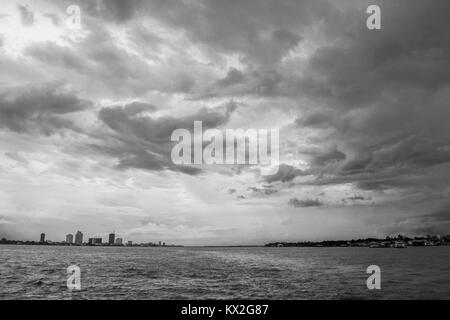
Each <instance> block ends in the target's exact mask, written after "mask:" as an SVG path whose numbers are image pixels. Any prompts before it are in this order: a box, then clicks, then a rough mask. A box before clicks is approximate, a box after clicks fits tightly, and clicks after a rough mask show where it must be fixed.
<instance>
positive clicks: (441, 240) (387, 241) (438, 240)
mask: <svg viewBox="0 0 450 320" xmlns="http://www.w3.org/2000/svg"><path fill="white" fill-rule="evenodd" d="M0 244H5V245H31V246H33V245H42V246H61V247H69V246H70V247H127V248H130V247H134V248H135V247H139V248H143V247H145V248H147V247H152V248H153V247H157V248H180V247H186V248H189V247H192V248H267V247H277V248H279V247H369V248H406V247H429V246H448V245H450V235H446V236H443V237H441V236H439V235H434V236H426V237H414V238H410V237H406V236H402V235H398V236H397V237H386V238H384V239H377V238H366V239H357V240H355V239H352V240H324V241H303V242H287V241H278V242H271V243H267V244H264V245H187V246H185V245H157V244H153V243H133V244H132V245H116V244H114V245H109V244H108V243H102V244H96V245H93V244H88V243H83V244H82V245H76V244H70V243H65V242H51V241H46V242H44V243H42V242H38V241H22V240H7V239H5V238H3V239H1V240H0Z"/></svg>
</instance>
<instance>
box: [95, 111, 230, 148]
mask: <svg viewBox="0 0 450 320" xmlns="http://www.w3.org/2000/svg"><path fill="white" fill-rule="evenodd" d="M236 108H237V104H236V103H234V102H229V103H228V104H226V105H225V106H221V107H218V108H216V109H207V108H202V109H200V110H199V111H198V112H196V113H195V114H192V115H189V116H186V117H182V118H175V117H172V116H164V117H160V118H152V117H150V116H140V117H135V116H134V114H130V106H129V105H128V106H125V107H107V108H103V109H101V110H100V112H99V119H100V120H102V121H103V122H104V123H105V124H106V125H107V126H108V127H109V128H111V129H112V130H114V131H116V132H118V133H122V134H129V135H133V136H135V137H138V138H142V139H144V140H146V141H152V142H164V141H165V142H168V141H170V136H171V134H172V132H173V131H174V130H176V129H182V128H184V129H192V128H193V126H194V121H202V125H203V128H204V129H208V128H216V127H219V126H221V125H223V124H225V123H226V122H227V121H228V119H229V118H230V116H231V114H232V113H233V112H234V110H235V109H236ZM133 110H135V109H134V108H133Z"/></svg>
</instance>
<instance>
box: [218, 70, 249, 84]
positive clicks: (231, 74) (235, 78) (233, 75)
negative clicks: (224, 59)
mask: <svg viewBox="0 0 450 320" xmlns="http://www.w3.org/2000/svg"><path fill="white" fill-rule="evenodd" d="M243 80H244V75H243V73H242V72H241V71H239V70H237V69H235V68H231V69H230V70H229V71H228V73H227V75H226V77H225V78H223V79H220V80H218V81H217V84H218V85H219V86H220V87H228V86H231V85H233V84H236V83H240V82H242V81H243Z"/></svg>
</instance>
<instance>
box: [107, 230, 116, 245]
mask: <svg viewBox="0 0 450 320" xmlns="http://www.w3.org/2000/svg"><path fill="white" fill-rule="evenodd" d="M115 237H116V235H115V234H114V233H110V234H109V241H108V243H109V245H110V246H112V245H113V244H114V238H115Z"/></svg>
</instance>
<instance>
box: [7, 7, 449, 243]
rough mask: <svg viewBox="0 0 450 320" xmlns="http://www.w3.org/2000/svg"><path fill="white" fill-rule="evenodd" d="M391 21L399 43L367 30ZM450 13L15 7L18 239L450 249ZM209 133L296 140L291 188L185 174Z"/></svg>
mask: <svg viewBox="0 0 450 320" xmlns="http://www.w3.org/2000/svg"><path fill="white" fill-rule="evenodd" d="M373 4H375V5H378V6H379V7H380V9H381V29H380V30H369V29H368V28H367V26H366V20H367V18H368V14H367V13H366V9H367V7H368V6H369V5H373ZM71 5H76V6H79V8H80V27H79V28H73V25H72V27H71V25H70V24H68V23H67V21H68V20H69V21H71V20H70V17H71V14H70V13H67V11H66V10H67V8H68V7H69V6H71ZM449 12H450V2H449V1H448V0H430V1H423V0H396V1H388V0H305V1H299V0H276V1H275V0H227V1H222V0H177V1H175V0H164V1H163V0H154V1H141V0H128V1H120V0H110V1H107V0H104V1H102V0H93V1H65V0H63V1H56V0H55V1H43V0H30V1H26V0H23V1H22V0H20V1H19V0H13V1H2V2H1V3H0V237H6V238H8V239H27V240H38V239H39V234H40V233H41V232H45V233H46V235H47V239H49V240H53V241H62V240H64V239H65V235H66V234H68V233H71V234H74V233H75V232H76V231H77V230H81V231H82V232H83V233H84V235H85V238H87V237H94V236H101V237H103V238H104V239H106V236H107V234H108V233H110V232H112V231H115V232H116V236H117V237H122V238H124V240H125V241H127V240H131V241H137V242H148V241H152V242H156V241H164V242H166V243H167V244H183V245H233V244H264V243H267V242H271V241H303V240H324V239H353V238H355V239H356V238H365V237H385V236H388V235H396V234H405V235H410V236H419V235H426V234H448V233H450V201H449V196H450V170H449V169H450V126H449V120H450V106H449V101H450V19H449V16H448V13H449ZM194 121H202V122H203V126H204V128H215V129H219V130H225V129H237V128H243V129H278V130H279V137H280V138H279V139H280V162H281V165H280V167H279V170H278V172H277V173H276V174H273V175H268V176H262V175H261V174H260V171H259V170H258V167H257V166H248V165H200V166H198V165H197V166H189V165H185V166H180V165H176V164H174V163H173V162H172V160H171V158H170V153H171V149H172V147H173V142H171V140H170V136H171V133H172V132H173V131H174V130H175V129H178V128H185V129H189V130H192V129H193V122H194Z"/></svg>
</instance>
